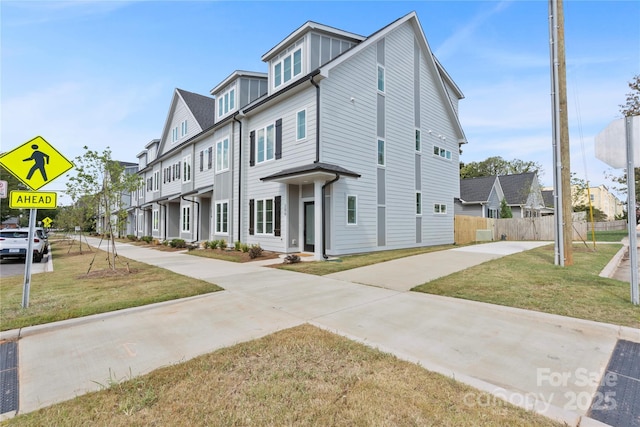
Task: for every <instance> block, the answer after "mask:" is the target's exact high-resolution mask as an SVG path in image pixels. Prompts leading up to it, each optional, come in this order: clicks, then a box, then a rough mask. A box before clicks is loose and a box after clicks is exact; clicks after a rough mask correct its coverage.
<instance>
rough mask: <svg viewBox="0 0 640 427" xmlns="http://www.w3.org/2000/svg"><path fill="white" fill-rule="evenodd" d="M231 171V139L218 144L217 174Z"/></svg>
mask: <svg viewBox="0 0 640 427" xmlns="http://www.w3.org/2000/svg"><path fill="white" fill-rule="evenodd" d="M227 169H229V138H225V139H223V140H221V141H218V142H216V172H221V171H225V170H227Z"/></svg>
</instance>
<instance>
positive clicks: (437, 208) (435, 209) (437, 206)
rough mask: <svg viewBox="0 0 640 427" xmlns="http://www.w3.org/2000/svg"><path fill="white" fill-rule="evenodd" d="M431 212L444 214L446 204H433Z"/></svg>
mask: <svg viewBox="0 0 640 427" xmlns="http://www.w3.org/2000/svg"><path fill="white" fill-rule="evenodd" d="M433 213H435V214H441V215H444V214H446V213H447V205H444V204H441V203H435V204H434V205H433Z"/></svg>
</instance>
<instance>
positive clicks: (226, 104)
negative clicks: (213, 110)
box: [218, 86, 236, 117]
mask: <svg viewBox="0 0 640 427" xmlns="http://www.w3.org/2000/svg"><path fill="white" fill-rule="evenodd" d="M235 108H236V88H235V86H231V87H230V88H228V89H227V90H226V91H224V92H222V93H221V94H220V95H218V117H222V116H224V115H226V114H228V113H229V112H230V111H233V110H235Z"/></svg>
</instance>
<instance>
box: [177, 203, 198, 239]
mask: <svg viewBox="0 0 640 427" xmlns="http://www.w3.org/2000/svg"><path fill="white" fill-rule="evenodd" d="M180 198H181V199H182V200H184V201H185V202H191V203H195V204H196V205H198V211H197V212H196V221H195V223H196V224H198V226H197V227H196V240H194V241H193V242H197V241H198V240H199V238H200V202H196V201H195V200H189V199H185V198H184V196H180ZM193 242H191V243H193Z"/></svg>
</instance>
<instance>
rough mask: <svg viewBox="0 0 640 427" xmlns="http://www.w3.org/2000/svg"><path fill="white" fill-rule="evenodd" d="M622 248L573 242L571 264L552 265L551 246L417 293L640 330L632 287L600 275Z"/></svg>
mask: <svg viewBox="0 0 640 427" xmlns="http://www.w3.org/2000/svg"><path fill="white" fill-rule="evenodd" d="M620 248H621V245H618V244H601V245H597V246H596V251H593V249H592V247H591V246H589V247H585V245H583V244H574V247H573V259H574V264H573V265H572V266H565V267H561V266H557V265H554V248H553V245H549V246H542V247H540V248H536V249H532V250H529V251H526V252H521V253H518V254H514V255H509V256H506V257H503V258H499V259H496V260H493V261H488V262H485V263H483V264H480V265H477V266H475V267H471V268H468V269H466V270H463V271H460V272H457V273H454V274H451V275H449V276H446V277H442V278H440V279H436V280H433V281H431V282H429V283H425V284H423V285H420V286H417V287H415V288H414V289H413V290H414V291H418V292H425V293H430V294H436V295H445V296H450V297H455V298H463V299H469V300H474V301H481V302H487V303H492V304H499V305H505V306H509V307H517V308H524V309H528V310H535V311H541V312H545V313H552V314H559V315H562V316H570V317H576V318H580V319H587V320H594V321H598V322H605V323H612V324H615V325H623V326H631V327H634V328H640V307H638V306H634V305H633V304H631V302H630V296H629V283H627V282H622V281H619V280H614V279H609V278H604V277H600V276H599V273H600V271H602V269H603V268H604V267H605V265H606V264H607V263H608V262H609V261H610V260H611V258H612V257H613V256H614V255H615V253H616V252H617V251H618V250H619V249H620Z"/></svg>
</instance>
